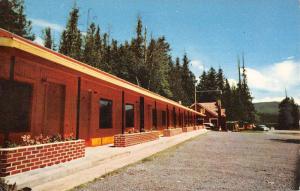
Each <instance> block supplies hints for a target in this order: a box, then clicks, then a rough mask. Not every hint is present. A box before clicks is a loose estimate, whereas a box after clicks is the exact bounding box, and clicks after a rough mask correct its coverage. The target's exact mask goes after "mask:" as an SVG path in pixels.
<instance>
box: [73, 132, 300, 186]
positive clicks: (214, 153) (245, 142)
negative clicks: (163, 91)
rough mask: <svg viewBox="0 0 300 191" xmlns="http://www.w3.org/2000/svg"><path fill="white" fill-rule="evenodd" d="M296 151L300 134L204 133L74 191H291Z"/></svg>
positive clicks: (296, 159)
mask: <svg viewBox="0 0 300 191" xmlns="http://www.w3.org/2000/svg"><path fill="white" fill-rule="evenodd" d="M299 148H300V134H298V135H288V134H285V135H282V134H272V133H233V132H228V133H226V132H209V133H208V134H206V135H202V136H199V137H196V138H194V139H192V140H190V141H187V142H185V143H183V144H181V145H179V146H177V147H174V148H171V149H169V150H166V151H164V152H162V153H159V154H157V155H155V156H153V157H150V158H148V159H145V160H143V161H141V162H139V163H137V164H134V165H132V166H129V167H126V168H124V169H121V170H120V171H119V172H117V173H113V174H111V175H108V176H105V177H102V178H99V179H97V180H95V181H93V182H91V183H88V184H86V185H84V186H81V187H78V188H77V189H75V190H109V191H112V190H116V191H122V190H134V191H136V190H147V191H148V190H151V191H155V190H157V191H163V190H170V191H171V190H172V191H177V190H178V191H182V190H210V191H211V190H259V191H261V190H295V189H296V188H297V184H298V182H297V180H299V176H298V175H297V173H296V172H297V166H298V165H299V164H298V155H299ZM298 169H299V168H298Z"/></svg>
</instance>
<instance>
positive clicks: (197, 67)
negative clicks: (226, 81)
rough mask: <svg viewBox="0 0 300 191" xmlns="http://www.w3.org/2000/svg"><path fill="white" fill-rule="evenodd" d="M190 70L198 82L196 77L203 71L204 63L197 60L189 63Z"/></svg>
mask: <svg viewBox="0 0 300 191" xmlns="http://www.w3.org/2000/svg"><path fill="white" fill-rule="evenodd" d="M191 70H192V71H193V72H194V74H195V76H196V78H197V80H198V77H199V76H200V75H201V74H202V72H203V71H204V63H203V62H202V61H201V60H199V59H195V60H192V61H191Z"/></svg>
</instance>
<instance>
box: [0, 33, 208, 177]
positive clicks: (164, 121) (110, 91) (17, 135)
mask: <svg viewBox="0 0 300 191" xmlns="http://www.w3.org/2000/svg"><path fill="white" fill-rule="evenodd" d="M0 98H1V99H0V128H1V133H0V142H1V144H2V145H3V143H4V142H7V141H8V142H10V143H14V142H15V143H19V142H20V141H21V137H22V136H24V135H31V137H34V136H39V135H41V134H42V135H43V136H54V135H58V134H59V135H61V136H62V138H64V137H65V138H67V137H68V136H69V137H71V135H73V136H72V137H74V138H75V140H71V141H69V142H63V143H49V144H45V145H43V144H41V145H31V146H19V147H16V148H1V149H0V154H1V158H2V159H3V160H2V162H1V164H0V165H1V173H0V175H1V176H8V175H13V174H17V173H20V172H25V171H29V170H33V169H36V168H42V167H45V166H51V165H54V164H58V163H61V162H66V161H70V160H73V159H76V158H80V157H84V152H85V151H84V148H85V147H86V146H89V147H90V146H99V145H105V144H114V146H116V147H125V146H130V145H134V144H139V143H143V142H147V141H151V140H155V139H158V138H159V136H173V135H176V134H179V133H182V132H187V131H192V130H197V129H200V128H203V126H202V125H201V123H200V122H201V121H203V120H204V117H205V114H204V112H201V111H195V110H193V109H190V108H188V107H185V106H183V105H181V104H179V103H177V102H175V101H172V100H170V99H167V98H165V97H163V96H160V95H158V94H156V93H153V92H151V91H149V90H146V89H144V88H141V87H139V86H137V85H135V84H132V83H129V82H127V81H125V80H122V79H120V78H118V77H116V76H113V75H111V74H108V73H105V72H103V71H101V70H99V69H96V68H93V67H91V66H89V65H87V64H84V63H81V62H79V61H77V60H74V59H72V58H70V57H67V56H65V55H62V54H59V53H57V52H55V51H52V50H49V49H47V48H45V47H42V46H39V45H37V44H35V43H33V42H31V41H29V40H26V39H24V38H22V37H19V36H17V35H14V34H12V33H10V32H7V31H5V30H3V29H0ZM129 135H130V136H129ZM66 149H67V150H66ZM72 149H73V150H72ZM45 153H47V154H45ZM57 153H64V155H65V156H63V157H62V156H61V158H63V159H61V158H60V157H55V156H54V155H55V154H57ZM74 153H75V154H74ZM27 154H28V155H30V156H31V157H25V158H24V157H23V156H24V155H27ZM61 155H62V154H61ZM74 155H75V156H74ZM53 156H54V158H53V159H51V157H53ZM38 157H40V158H38ZM28 158H31V159H30V160H29V159H28ZM36 158H38V160H37V159H36ZM50 159H51V160H50ZM35 161H39V162H35ZM45 161H46V162H45ZM26 162H27V163H26Z"/></svg>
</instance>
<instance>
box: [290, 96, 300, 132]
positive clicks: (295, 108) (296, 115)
mask: <svg viewBox="0 0 300 191" xmlns="http://www.w3.org/2000/svg"><path fill="white" fill-rule="evenodd" d="M291 100H292V116H293V128H295V129H299V128H300V124H299V122H300V111H299V105H298V104H296V103H295V101H294V99H293V98H291Z"/></svg>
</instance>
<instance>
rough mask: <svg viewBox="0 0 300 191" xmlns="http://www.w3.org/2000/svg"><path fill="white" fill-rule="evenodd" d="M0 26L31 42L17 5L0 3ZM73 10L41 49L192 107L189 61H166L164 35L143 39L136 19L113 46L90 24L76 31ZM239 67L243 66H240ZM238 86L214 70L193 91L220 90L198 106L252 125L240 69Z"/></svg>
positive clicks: (19, 1) (202, 97) (8, 0)
mask: <svg viewBox="0 0 300 191" xmlns="http://www.w3.org/2000/svg"><path fill="white" fill-rule="evenodd" d="M0 17H1V18H7V19H1V20H0V27H1V28H4V29H7V30H9V31H11V32H13V33H15V34H18V35H20V36H23V37H25V38H27V39H30V40H34V38H35V36H34V34H32V32H31V22H30V21H28V20H26V15H25V13H24V6H23V0H2V1H0ZM78 20H79V8H77V7H75V6H74V7H73V8H72V10H71V11H70V13H69V18H68V20H67V23H66V27H65V29H64V30H63V32H62V34H61V38H60V41H59V43H58V45H56V44H55V42H54V40H53V36H52V35H53V34H52V31H51V28H49V27H48V28H45V29H44V30H43V32H42V34H43V40H44V46H45V47H47V48H50V49H53V50H56V51H58V52H60V53H62V54H64V55H67V56H70V57H72V58H74V59H76V60H79V61H82V62H84V63H86V64H89V65H91V66H93V67H95V68H98V69H101V70H103V71H105V72H108V73H110V74H113V75H116V76H118V77H120V78H122V79H125V80H127V81H129V82H131V83H134V84H136V85H138V86H141V87H143V88H146V89H148V90H150V91H153V92H155V93H158V94H160V95H162V96H165V97H167V98H170V99H172V100H174V101H181V102H182V104H183V105H186V106H189V105H191V104H192V103H193V102H194V89H195V84H196V77H195V75H194V74H193V72H192V71H191V70H190V64H191V63H190V60H189V58H188V56H187V54H186V53H184V54H183V57H182V58H178V57H177V58H175V59H174V58H172V56H171V47H170V44H169V43H168V42H167V40H166V38H165V37H164V36H160V37H157V38H154V37H152V35H150V36H149V34H148V32H147V28H146V27H144V26H143V23H142V19H141V18H140V17H139V18H138V19H137V24H136V28H135V29H136V30H135V36H134V37H132V38H131V39H130V40H129V41H128V40H127V41H125V42H118V41H117V40H115V39H114V38H112V37H111V36H110V35H109V34H108V33H106V32H102V30H101V28H100V27H99V25H97V24H96V23H91V24H89V26H88V29H87V32H86V33H83V32H82V31H80V30H79V27H78ZM243 63H244V61H243ZM239 65H240V61H239V60H238V68H239V82H238V83H237V85H230V84H229V82H228V79H226V78H225V76H224V74H223V70H222V69H221V68H220V69H219V70H218V72H217V71H216V70H215V69H214V68H210V69H209V70H208V71H203V73H202V75H201V76H200V82H199V83H198V85H197V89H198V90H200V91H201V90H202V91H206V90H221V91H222V94H218V93H216V92H207V93H205V92H203V93H198V94H199V95H198V99H197V101H199V102H206V101H216V100H217V99H221V101H222V103H223V106H224V108H225V109H226V114H227V119H228V120H243V121H248V122H253V121H254V120H255V118H254V112H255V110H254V106H253V104H252V97H251V94H250V90H249V87H248V85H247V76H246V71H245V67H244V64H243V67H242V74H240V66H239Z"/></svg>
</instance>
